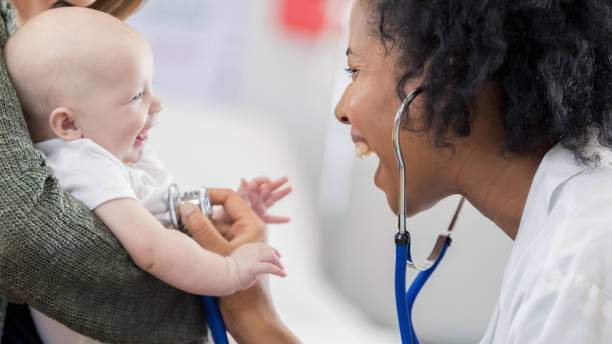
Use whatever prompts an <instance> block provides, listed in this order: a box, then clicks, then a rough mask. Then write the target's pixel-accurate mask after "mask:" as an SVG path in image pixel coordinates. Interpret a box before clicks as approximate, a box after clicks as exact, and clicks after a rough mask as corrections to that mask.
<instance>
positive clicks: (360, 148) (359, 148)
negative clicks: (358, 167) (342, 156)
mask: <svg viewBox="0 0 612 344" xmlns="http://www.w3.org/2000/svg"><path fill="white" fill-rule="evenodd" d="M372 152H373V151H372V147H370V145H368V144H367V143H365V142H361V141H359V142H356V143H355V155H356V156H357V157H358V158H359V159H363V158H364V157H366V156H368V155H370V154H371V153H372Z"/></svg>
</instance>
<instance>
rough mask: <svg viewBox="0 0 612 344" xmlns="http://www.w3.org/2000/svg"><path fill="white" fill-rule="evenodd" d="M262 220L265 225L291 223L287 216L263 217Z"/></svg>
mask: <svg viewBox="0 0 612 344" xmlns="http://www.w3.org/2000/svg"><path fill="white" fill-rule="evenodd" d="M262 220H264V222H265V223H287V222H289V221H291V218H290V217H287V216H274V215H264V216H263V217H262Z"/></svg>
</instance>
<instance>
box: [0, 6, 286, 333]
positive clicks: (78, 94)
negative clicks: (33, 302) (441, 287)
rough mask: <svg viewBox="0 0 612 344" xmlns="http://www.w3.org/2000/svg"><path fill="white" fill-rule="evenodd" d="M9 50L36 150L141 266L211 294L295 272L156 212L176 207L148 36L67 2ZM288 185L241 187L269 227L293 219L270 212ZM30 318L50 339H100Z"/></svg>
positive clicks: (271, 255) (272, 255) (270, 256)
mask: <svg viewBox="0 0 612 344" xmlns="http://www.w3.org/2000/svg"><path fill="white" fill-rule="evenodd" d="M4 55H5V61H6V64H7V69H8V71H9V74H10V77H11V79H12V81H13V84H14V85H15V89H16V91H17V94H18V97H19V99H20V101H21V103H22V106H23V109H24V114H25V116H26V119H27V121H28V126H29V129H30V133H31V135H32V139H33V140H34V142H35V146H36V147H37V148H39V149H40V150H42V151H43V152H44V153H45V155H46V161H47V164H48V165H49V166H51V167H52V168H53V169H54V173H55V176H56V177H57V178H58V179H59V181H60V183H61V185H62V187H63V188H64V189H65V190H67V191H69V192H71V193H72V194H73V195H74V196H75V197H76V198H77V199H80V200H81V201H83V203H85V205H87V206H88V207H89V208H90V209H92V210H93V211H94V213H95V214H96V215H97V216H98V217H99V218H100V219H101V220H102V221H103V222H104V223H105V224H106V225H107V227H108V228H109V229H110V230H111V231H112V233H113V234H114V235H115V237H116V238H117V239H118V240H119V241H120V242H121V244H122V245H123V247H124V248H125V249H126V251H127V252H128V254H129V255H130V257H131V258H132V259H133V261H134V262H135V263H136V264H137V265H138V266H139V267H140V268H141V269H143V270H145V271H147V272H149V273H151V274H152V275H154V276H156V277H157V278H159V279H161V280H162V281H164V282H166V283H168V284H169V285H172V286H174V287H176V288H179V289H182V290H184V291H186V292H189V293H194V294H200V295H213V296H223V295H229V294H232V293H234V292H236V291H239V290H243V289H246V288H248V287H250V286H251V285H252V284H253V283H255V281H256V279H257V277H258V276H259V275H261V274H266V273H270V274H274V275H278V276H285V271H284V269H283V267H282V265H281V263H280V255H279V253H278V252H277V251H276V250H275V249H273V248H271V247H269V246H268V245H266V244H263V243H254V244H247V245H243V246H241V247H239V248H237V249H236V250H235V251H234V252H232V254H231V255H230V256H228V257H223V256H221V255H218V254H215V253H213V252H209V251H206V250H204V249H202V248H201V247H200V246H199V245H198V244H197V243H196V242H195V241H193V240H192V239H191V238H189V237H188V236H187V235H185V234H183V233H181V232H179V231H176V230H167V229H166V228H165V227H164V226H163V225H162V223H161V222H160V221H158V219H157V218H156V217H155V216H154V214H155V215H157V216H158V218H162V217H163V214H166V213H167V210H168V209H167V208H166V205H165V201H164V200H163V198H164V196H165V195H167V194H166V192H167V190H168V186H169V185H170V178H169V175H168V174H167V173H166V172H165V171H164V169H163V167H162V165H161V163H160V162H159V161H158V160H157V158H156V157H155V156H154V155H153V154H152V152H151V151H150V150H149V149H147V146H146V143H147V133H148V130H149V129H150V128H151V127H153V126H154V124H155V119H156V114H157V113H158V112H159V111H161V110H162V104H161V102H160V100H159V99H157V98H156V97H154V96H153V93H152V89H151V83H152V81H153V55H152V51H151V48H150V47H149V45H148V44H147V42H146V41H145V39H144V38H143V37H142V36H141V35H140V34H139V33H137V32H136V31H135V30H133V29H132V28H130V27H129V26H128V25H126V24H125V23H123V22H121V21H120V20H118V19H116V18H114V17H112V16H110V15H107V14H104V13H101V12H97V11H93V10H89V9H84V8H77V7H69V8H60V9H54V10H49V11H46V12H44V13H42V14H41V15H39V16H37V17H35V18H33V19H31V20H30V21H28V22H27V23H26V24H25V25H24V26H23V27H21V28H20V29H19V30H18V31H17V32H16V33H15V34H14V35H13V36H12V37H11V39H10V40H9V41H8V42H7V44H6V46H5V49H4ZM284 182H286V179H280V180H278V181H275V182H270V181H269V180H268V179H262V178H260V179H256V180H254V181H253V182H251V183H246V182H245V181H244V180H243V181H242V182H241V187H240V190H239V194H240V195H241V196H242V197H244V198H247V201H249V202H250V203H251V206H252V207H253V208H254V209H256V211H257V212H258V214H259V215H260V216H261V217H262V218H263V219H264V220H267V222H285V221H287V220H288V219H286V218H277V217H271V216H269V215H268V214H266V208H268V207H269V206H271V205H272V204H273V203H274V202H275V201H277V200H278V199H280V198H282V197H284V196H285V195H286V194H287V193H288V192H289V189H288V188H287V189H284V190H280V191H278V190H277V189H278V188H279V187H280V186H281V185H282V184H284ZM166 197H167V196H166ZM151 302H155V300H152V301H151ZM32 313H33V318H34V320H35V323H36V326H37V329H38V331H39V334H40V336H41V338H42V339H43V341H44V342H46V343H76V342H79V343H84V342H95V341H93V340H92V339H90V338H86V337H84V336H82V335H79V334H77V333H76V332H74V331H72V330H70V329H68V328H67V327H65V326H64V325H61V324H59V323H57V322H55V321H54V320H52V319H50V318H48V317H46V316H45V315H43V314H41V313H39V312H37V311H36V310H32Z"/></svg>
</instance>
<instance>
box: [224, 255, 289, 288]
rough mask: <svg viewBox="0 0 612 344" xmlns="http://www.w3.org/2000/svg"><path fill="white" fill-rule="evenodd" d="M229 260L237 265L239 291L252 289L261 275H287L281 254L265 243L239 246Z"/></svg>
mask: <svg viewBox="0 0 612 344" xmlns="http://www.w3.org/2000/svg"><path fill="white" fill-rule="evenodd" d="M228 259H230V260H231V261H233V262H234V263H235V267H236V275H237V279H238V282H239V283H238V288H237V289H238V291H240V290H245V289H248V288H249V287H251V286H252V285H253V284H255V281H257V277H258V276H259V275H261V274H273V275H277V276H280V277H285V276H286V275H287V274H286V273H285V270H284V268H283V265H282V264H281V262H280V253H278V251H276V250H275V249H274V248H272V247H270V246H268V245H266V244H264V243H251V244H244V245H242V246H239V247H238V248H237V249H235V250H234V252H232V254H231V255H230V256H229V257H228Z"/></svg>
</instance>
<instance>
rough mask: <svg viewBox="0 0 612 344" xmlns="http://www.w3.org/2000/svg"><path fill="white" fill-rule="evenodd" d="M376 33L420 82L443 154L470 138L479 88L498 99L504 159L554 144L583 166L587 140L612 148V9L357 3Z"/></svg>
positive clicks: (600, 1)
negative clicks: (456, 139) (488, 87)
mask: <svg viewBox="0 0 612 344" xmlns="http://www.w3.org/2000/svg"><path fill="white" fill-rule="evenodd" d="M361 1H365V3H368V5H366V6H368V7H369V11H370V14H371V18H370V22H371V25H372V29H373V32H374V33H375V34H376V35H378V36H379V37H380V39H381V40H382V42H383V44H384V45H385V47H386V49H387V50H389V49H396V50H397V51H398V52H399V60H398V67H399V68H400V70H401V71H402V75H401V78H400V79H399V80H398V84H397V94H398V96H399V97H400V98H401V99H403V98H404V96H405V92H404V85H405V83H406V81H408V80H409V79H411V78H413V77H416V76H423V77H424V83H423V88H424V90H425V92H426V94H427V98H426V108H425V114H424V124H423V125H424V127H422V128H419V129H416V128H412V127H411V126H410V125H409V120H408V119H406V122H405V123H406V127H407V128H409V129H411V130H427V131H430V130H431V131H433V133H434V134H435V135H434V137H435V143H436V145H437V146H439V147H443V146H449V145H450V143H449V142H448V137H449V136H448V135H449V134H451V135H452V136H468V135H469V133H470V122H471V118H470V107H471V106H472V104H473V102H474V99H475V96H476V94H477V93H478V92H479V90H481V89H482V88H483V86H484V85H485V83H487V82H490V81H493V82H495V83H497V84H498V85H499V86H500V87H501V89H502V91H503V105H502V116H503V123H504V126H505V135H504V138H503V143H502V146H501V147H500V149H501V151H502V152H504V151H512V152H519V153H520V152H529V151H531V150H533V149H534V148H536V147H537V146H539V145H542V144H544V145H552V144H555V143H557V142H561V144H562V145H563V146H564V147H566V148H568V149H570V150H572V151H573V152H574V154H575V156H576V158H578V159H579V160H581V161H582V162H590V161H592V160H594V159H597V156H591V155H590V154H588V153H587V151H586V149H585V148H586V147H587V144H588V143H589V140H590V139H591V138H594V137H596V138H597V140H598V141H599V143H600V144H602V145H605V146H608V147H610V146H612V1H610V0H373V1H372V0H370V1H368V0H361Z"/></svg>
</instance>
